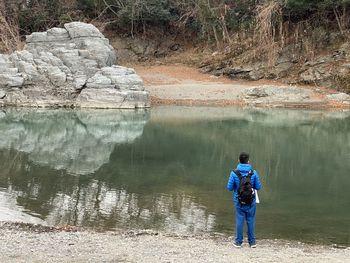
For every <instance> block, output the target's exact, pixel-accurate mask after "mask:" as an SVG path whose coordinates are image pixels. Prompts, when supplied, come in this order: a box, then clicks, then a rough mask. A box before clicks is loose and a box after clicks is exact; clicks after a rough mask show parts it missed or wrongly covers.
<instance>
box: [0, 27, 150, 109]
mask: <svg viewBox="0 0 350 263" xmlns="http://www.w3.org/2000/svg"><path fill="white" fill-rule="evenodd" d="M115 63H116V54H115V51H114V49H113V47H112V46H110V45H109V41H108V39H106V38H105V37H104V36H103V34H102V33H101V32H100V31H99V30H98V29H97V28H96V27H94V26H93V25H91V24H85V23H81V22H72V23H67V24H65V25H64V28H52V29H49V30H48V31H46V32H36V33H33V34H31V35H29V36H27V38H26V45H25V47H24V49H23V50H22V51H16V52H14V53H12V54H10V55H0V106H6V105H14V106H37V107H50V106H62V107H84V108H143V107H149V97H148V93H147V91H145V90H144V86H143V81H142V79H141V78H140V77H139V76H138V75H137V74H136V73H135V71H134V70H133V69H130V68H126V67H121V66H116V65H114V64H115Z"/></svg>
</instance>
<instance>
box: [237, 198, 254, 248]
mask: <svg viewBox="0 0 350 263" xmlns="http://www.w3.org/2000/svg"><path fill="white" fill-rule="evenodd" d="M234 203H235V208H236V240H235V242H236V244H242V242H243V226H244V219H245V220H246V221H247V227H248V230H247V234H248V242H249V244H255V234H254V232H255V212H256V203H255V200H254V201H253V203H252V204H251V206H250V205H241V204H240V203H239V202H238V201H235V202H234Z"/></svg>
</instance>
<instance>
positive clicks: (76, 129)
mask: <svg viewBox="0 0 350 263" xmlns="http://www.w3.org/2000/svg"><path fill="white" fill-rule="evenodd" d="M148 118H149V114H148V111H147V110H142V109H140V110H137V111H122V110H98V111H95V110H88V109H85V110H80V111H75V110H74V111H71V110H50V111H47V110H45V111H37V110H17V109H9V110H7V111H6V112H2V111H1V112H0V136H1V137H2V138H6V140H3V141H1V142H0V149H13V150H15V151H18V152H23V153H27V154H28V156H29V159H30V161H32V162H34V163H35V164H39V165H42V166H48V167H50V168H53V169H56V170H64V171H66V172H67V173H69V174H73V175H85V174H91V173H94V172H95V171H97V170H98V169H99V168H100V167H101V166H102V165H103V164H105V163H108V161H109V158H110V155H111V153H112V152H113V150H114V149H115V147H117V146H118V145H120V144H125V143H132V142H133V141H134V140H135V139H136V138H138V137H140V136H141V135H142V133H143V128H144V126H145V124H146V122H147V121H148ZM9 162H10V161H9Z"/></svg>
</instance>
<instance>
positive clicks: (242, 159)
mask: <svg viewBox="0 0 350 263" xmlns="http://www.w3.org/2000/svg"><path fill="white" fill-rule="evenodd" d="M248 161H249V153H246V152H241V153H240V154H239V162H240V163H248Z"/></svg>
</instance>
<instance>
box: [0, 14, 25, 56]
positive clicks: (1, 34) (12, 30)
mask: <svg viewBox="0 0 350 263" xmlns="http://www.w3.org/2000/svg"><path fill="white" fill-rule="evenodd" d="M21 46H22V44H21V39H20V35H19V29H18V25H17V23H15V22H14V21H8V20H6V18H5V17H4V16H3V15H1V16H0V52H1V53H11V52H13V51H15V50H17V49H20V48H21Z"/></svg>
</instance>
